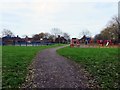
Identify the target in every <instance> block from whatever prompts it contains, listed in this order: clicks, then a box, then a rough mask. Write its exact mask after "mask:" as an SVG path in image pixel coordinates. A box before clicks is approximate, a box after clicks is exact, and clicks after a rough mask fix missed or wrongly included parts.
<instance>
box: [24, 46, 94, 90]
mask: <svg viewBox="0 0 120 90" xmlns="http://www.w3.org/2000/svg"><path fill="white" fill-rule="evenodd" d="M63 47H64V46H61V47H57V48H50V49H46V50H43V51H42V52H39V53H38V54H37V56H36V57H35V59H34V61H33V63H32V65H31V66H30V67H29V74H28V75H27V79H26V82H25V83H24V84H23V86H22V87H24V88H89V87H96V85H95V83H94V80H93V79H92V78H91V77H90V75H89V74H88V73H87V72H86V71H85V70H84V69H83V68H82V67H81V66H80V65H78V64H77V63H75V62H73V61H71V60H68V59H66V58H64V57H62V56H60V55H58V54H57V53H56V50H57V49H60V48H63Z"/></svg>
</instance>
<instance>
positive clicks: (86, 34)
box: [79, 29, 91, 38]
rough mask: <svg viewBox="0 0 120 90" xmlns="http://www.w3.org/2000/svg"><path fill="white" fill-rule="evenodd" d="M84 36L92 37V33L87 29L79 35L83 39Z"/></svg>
mask: <svg viewBox="0 0 120 90" xmlns="http://www.w3.org/2000/svg"><path fill="white" fill-rule="evenodd" d="M83 36H91V33H90V31H89V30H87V29H84V30H82V31H81V32H80V34H79V37H80V38H81V37H83Z"/></svg>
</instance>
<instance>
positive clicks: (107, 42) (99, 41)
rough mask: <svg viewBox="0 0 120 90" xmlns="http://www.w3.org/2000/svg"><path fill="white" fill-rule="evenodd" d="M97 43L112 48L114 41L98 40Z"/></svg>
mask: <svg viewBox="0 0 120 90" xmlns="http://www.w3.org/2000/svg"><path fill="white" fill-rule="evenodd" d="M97 43H98V44H99V46H104V45H105V46H106V47H107V46H111V45H112V41H111V40H97Z"/></svg>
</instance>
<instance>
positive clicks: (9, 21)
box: [0, 0, 118, 37]
mask: <svg viewBox="0 0 120 90" xmlns="http://www.w3.org/2000/svg"><path fill="white" fill-rule="evenodd" d="M117 14H118V0H106V1H104V0H91V1H89V0H0V32H1V31H2V30H3V29H9V30H11V31H12V32H13V33H14V34H15V35H19V36H23V35H28V36H32V35H33V34H37V33H40V32H49V33H50V32H51V29H52V28H60V29H61V30H62V31H63V32H67V33H69V34H70V35H71V37H78V36H79V33H80V32H81V31H83V30H85V29H87V30H89V31H90V32H91V35H92V36H93V35H96V34H98V33H100V31H101V30H102V29H103V28H104V27H105V26H106V25H107V24H108V22H109V21H110V20H111V19H112V17H114V16H115V15H117Z"/></svg>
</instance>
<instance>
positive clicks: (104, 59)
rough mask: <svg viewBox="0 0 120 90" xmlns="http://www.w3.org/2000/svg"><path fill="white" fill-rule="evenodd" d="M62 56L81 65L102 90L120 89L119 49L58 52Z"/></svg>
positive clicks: (60, 50)
mask: <svg viewBox="0 0 120 90" xmlns="http://www.w3.org/2000/svg"><path fill="white" fill-rule="evenodd" d="M57 52H58V53H59V54H60V55H62V56H65V57H67V58H69V59H71V60H74V61H76V62H78V63H80V64H81V65H82V66H83V67H84V68H86V70H88V71H89V72H90V73H91V74H92V75H93V76H94V77H95V79H96V80H97V81H98V83H99V85H100V87H102V88H120V86H119V83H120V82H119V79H120V60H119V56H118V54H119V51H118V48H70V47H66V48H63V49H59V50H58V51H57Z"/></svg>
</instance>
